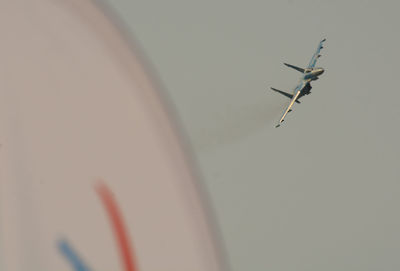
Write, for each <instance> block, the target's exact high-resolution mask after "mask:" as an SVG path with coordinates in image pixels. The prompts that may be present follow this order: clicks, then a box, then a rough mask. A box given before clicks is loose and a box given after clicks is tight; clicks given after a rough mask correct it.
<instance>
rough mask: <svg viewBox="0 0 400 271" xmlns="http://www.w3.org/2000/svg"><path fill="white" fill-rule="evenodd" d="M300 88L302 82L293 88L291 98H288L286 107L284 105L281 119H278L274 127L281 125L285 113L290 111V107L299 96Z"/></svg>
mask: <svg viewBox="0 0 400 271" xmlns="http://www.w3.org/2000/svg"><path fill="white" fill-rule="evenodd" d="M302 88H303V84H300V85H298V86H297V87H296V88H295V91H294V93H293V98H292V99H291V100H290V103H289V105H288V107H286V109H285V112H283V115H282V117H281V119H280V120H279V123H278V125H276V126H275V127H279V126H280V125H281V123H282V122H283V121H284V120H285V117H286V115H287V114H288V113H289V112H290V109H291V108H292V106H293V104H294V102H295V101H296V100H297V98H298V97H299V95H300V93H301V89H302Z"/></svg>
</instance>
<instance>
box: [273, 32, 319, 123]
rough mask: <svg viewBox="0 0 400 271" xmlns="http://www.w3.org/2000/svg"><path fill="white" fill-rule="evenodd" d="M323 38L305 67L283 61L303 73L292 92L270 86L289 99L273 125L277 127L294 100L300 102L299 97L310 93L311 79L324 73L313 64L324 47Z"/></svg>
mask: <svg viewBox="0 0 400 271" xmlns="http://www.w3.org/2000/svg"><path fill="white" fill-rule="evenodd" d="M325 40H326V39H323V40H321V41H320V43H319V44H318V48H317V51H316V52H315V53H314V55H313V56H312V58H311V60H310V63H308V66H307V68H305V69H303V68H299V67H296V66H293V65H290V64H287V63H283V64H285V65H286V66H288V67H290V68H292V69H295V70H296V71H299V72H301V73H302V74H303V75H302V77H301V78H300V82H299V84H298V85H297V86H296V88H295V89H294V91H293V94H290V93H287V92H284V91H282V90H278V89H276V88H271V89H272V90H273V91H276V92H278V93H280V94H282V95H284V96H286V97H288V98H289V99H291V100H290V103H289V105H288V106H287V107H286V109H285V111H284V112H283V115H282V117H281V119H280V120H279V123H278V125H276V126H275V127H279V126H280V125H281V123H282V122H283V121H284V120H285V117H286V115H287V114H288V113H289V112H291V111H292V106H293V104H294V103H295V102H296V103H300V101H299V99H300V98H301V97H303V96H304V95H308V94H310V93H311V84H310V83H311V81H315V80H318V79H319V76H320V75H321V74H323V73H324V69H323V68H315V64H316V63H317V60H318V58H320V57H321V55H320V54H319V53H320V51H321V49H322V48H324V47H323V46H322V44H323V43H324V41H325Z"/></svg>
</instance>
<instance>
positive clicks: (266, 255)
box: [107, 0, 400, 271]
mask: <svg viewBox="0 0 400 271" xmlns="http://www.w3.org/2000/svg"><path fill="white" fill-rule="evenodd" d="M107 2H109V3H110V4H111V5H112V6H113V7H114V8H115V9H116V10H117V12H118V13H119V14H120V15H121V16H122V18H123V20H124V21H125V22H126V24H127V26H128V27H129V29H130V30H131V31H132V32H133V33H134V35H135V38H136V40H138V41H139V43H140V44H141V46H142V48H143V50H144V52H145V54H146V55H147V58H148V59H149V60H150V62H151V63H152V65H153V67H154V68H155V70H156V72H157V73H158V75H159V77H160V79H161V81H162V82H163V85H164V86H165V89H166V91H167V93H168V95H169V96H170V98H171V100H172V102H173V103H174V105H175V107H176V110H177V112H178V114H179V117H180V118H181V121H182V123H183V126H184V127H185V129H186V132H187V134H188V135H189V138H190V141H191V142H192V145H193V149H194V150H195V154H196V157H197V159H198V163H199V167H200V169H201V171H202V173H203V175H204V179H205V183H206V186H207V188H208V190H209V193H210V195H211V198H212V202H213V205H214V208H215V212H216V214H217V218H218V223H219V225H220V227H221V230H222V234H223V238H224V240H225V245H226V247H227V252H228V255H229V261H230V263H231V266H232V270H234V271H239V270H240V271H243V270H249V271H250V270H252V271H253V270H285V271H286V270H288V271H289V270H297V271H302V270H304V271H305V270H307V271H314V270H315V271H316V270H325V271H329V270H332V271H333V270H335V271H336V270H341V271H347V270H349V271H350V270H352V271H354V270H363V271H365V270H398V269H399V268H400V260H399V257H398V255H399V253H400V231H399V230H400V227H399V226H400V219H399V212H398V206H399V204H400V197H399V196H400V192H399V191H400V184H399V179H400V178H399V177H400V176H399V175H400V174H399V162H400V156H399V151H400V144H399V138H400V129H399V120H398V116H399V114H400V104H399V102H398V101H399V99H400V94H399V87H398V82H399V79H398V71H399V68H398V65H399V63H400V54H399V49H398V48H400V39H399V32H398V26H399V25H400V19H399V18H400V17H399V16H398V11H399V8H400V4H399V3H398V1H311V0H306V1H295V0H292V1H278V0H270V1H232V0H221V1H213V0H203V1H183V0H170V1H154V0H153V1H149V0H142V1H131V0H108V1H107ZM321 38H327V42H326V43H325V48H324V49H323V51H322V55H323V57H322V58H321V59H320V61H319V62H318V64H317V66H322V67H324V68H325V69H326V72H325V74H324V75H323V76H322V78H321V80H319V81H317V82H315V83H313V89H312V92H313V93H312V95H310V96H308V97H305V98H303V101H302V104H301V105H295V108H294V112H292V113H291V114H290V115H289V116H288V117H287V118H286V121H285V123H284V125H282V127H281V128H280V129H275V128H274V124H275V121H277V120H278V118H279V117H280V114H281V113H282V111H283V109H284V105H285V104H286V102H287V101H286V98H285V97H283V96H281V95H278V94H276V93H271V92H270V91H269V87H271V86H272V87H276V88H278V89H282V90H291V89H292V88H293V87H294V86H295V85H296V83H297V81H298V78H299V76H300V74H299V73H297V72H296V71H294V70H290V69H288V68H287V67H285V66H283V65H282V62H287V63H291V64H294V65H298V66H305V65H306V64H307V63H308V61H309V59H310V58H311V56H312V54H313V52H314V50H315V49H316V46H317V44H318V42H319V41H320V39H321Z"/></svg>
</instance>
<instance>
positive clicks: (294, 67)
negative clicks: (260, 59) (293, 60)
mask: <svg viewBox="0 0 400 271" xmlns="http://www.w3.org/2000/svg"><path fill="white" fill-rule="evenodd" d="M283 64H285V65H286V66H288V67H289V68H292V69H295V70H296V71H299V72H301V73H304V69H303V68H299V67H297V66H294V65H290V64H287V63H283Z"/></svg>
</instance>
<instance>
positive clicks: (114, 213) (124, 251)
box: [96, 182, 139, 271]
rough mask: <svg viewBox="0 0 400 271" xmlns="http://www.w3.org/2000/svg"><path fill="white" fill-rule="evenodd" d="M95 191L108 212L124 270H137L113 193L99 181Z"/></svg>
mask: <svg viewBox="0 0 400 271" xmlns="http://www.w3.org/2000/svg"><path fill="white" fill-rule="evenodd" d="M96 191H97V193H98V195H99V196H100V198H101V200H102V202H103V205H104V207H105V209H106V211H107V213H108V216H109V218H110V220H111V224H112V227H113V230H114V234H115V238H116V239H117V245H118V247H119V252H120V255H121V260H122V262H123V265H124V267H125V271H139V268H138V267H137V263H136V262H135V260H134V257H133V256H132V255H133V254H132V248H131V246H130V243H129V238H128V234H127V232H126V229H125V225H124V222H123V219H122V215H121V212H120V210H119V208H118V205H117V202H116V201H115V199H114V195H113V193H112V192H111V190H110V189H108V187H107V186H106V185H105V184H104V183H102V182H100V183H99V184H98V185H96Z"/></svg>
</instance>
